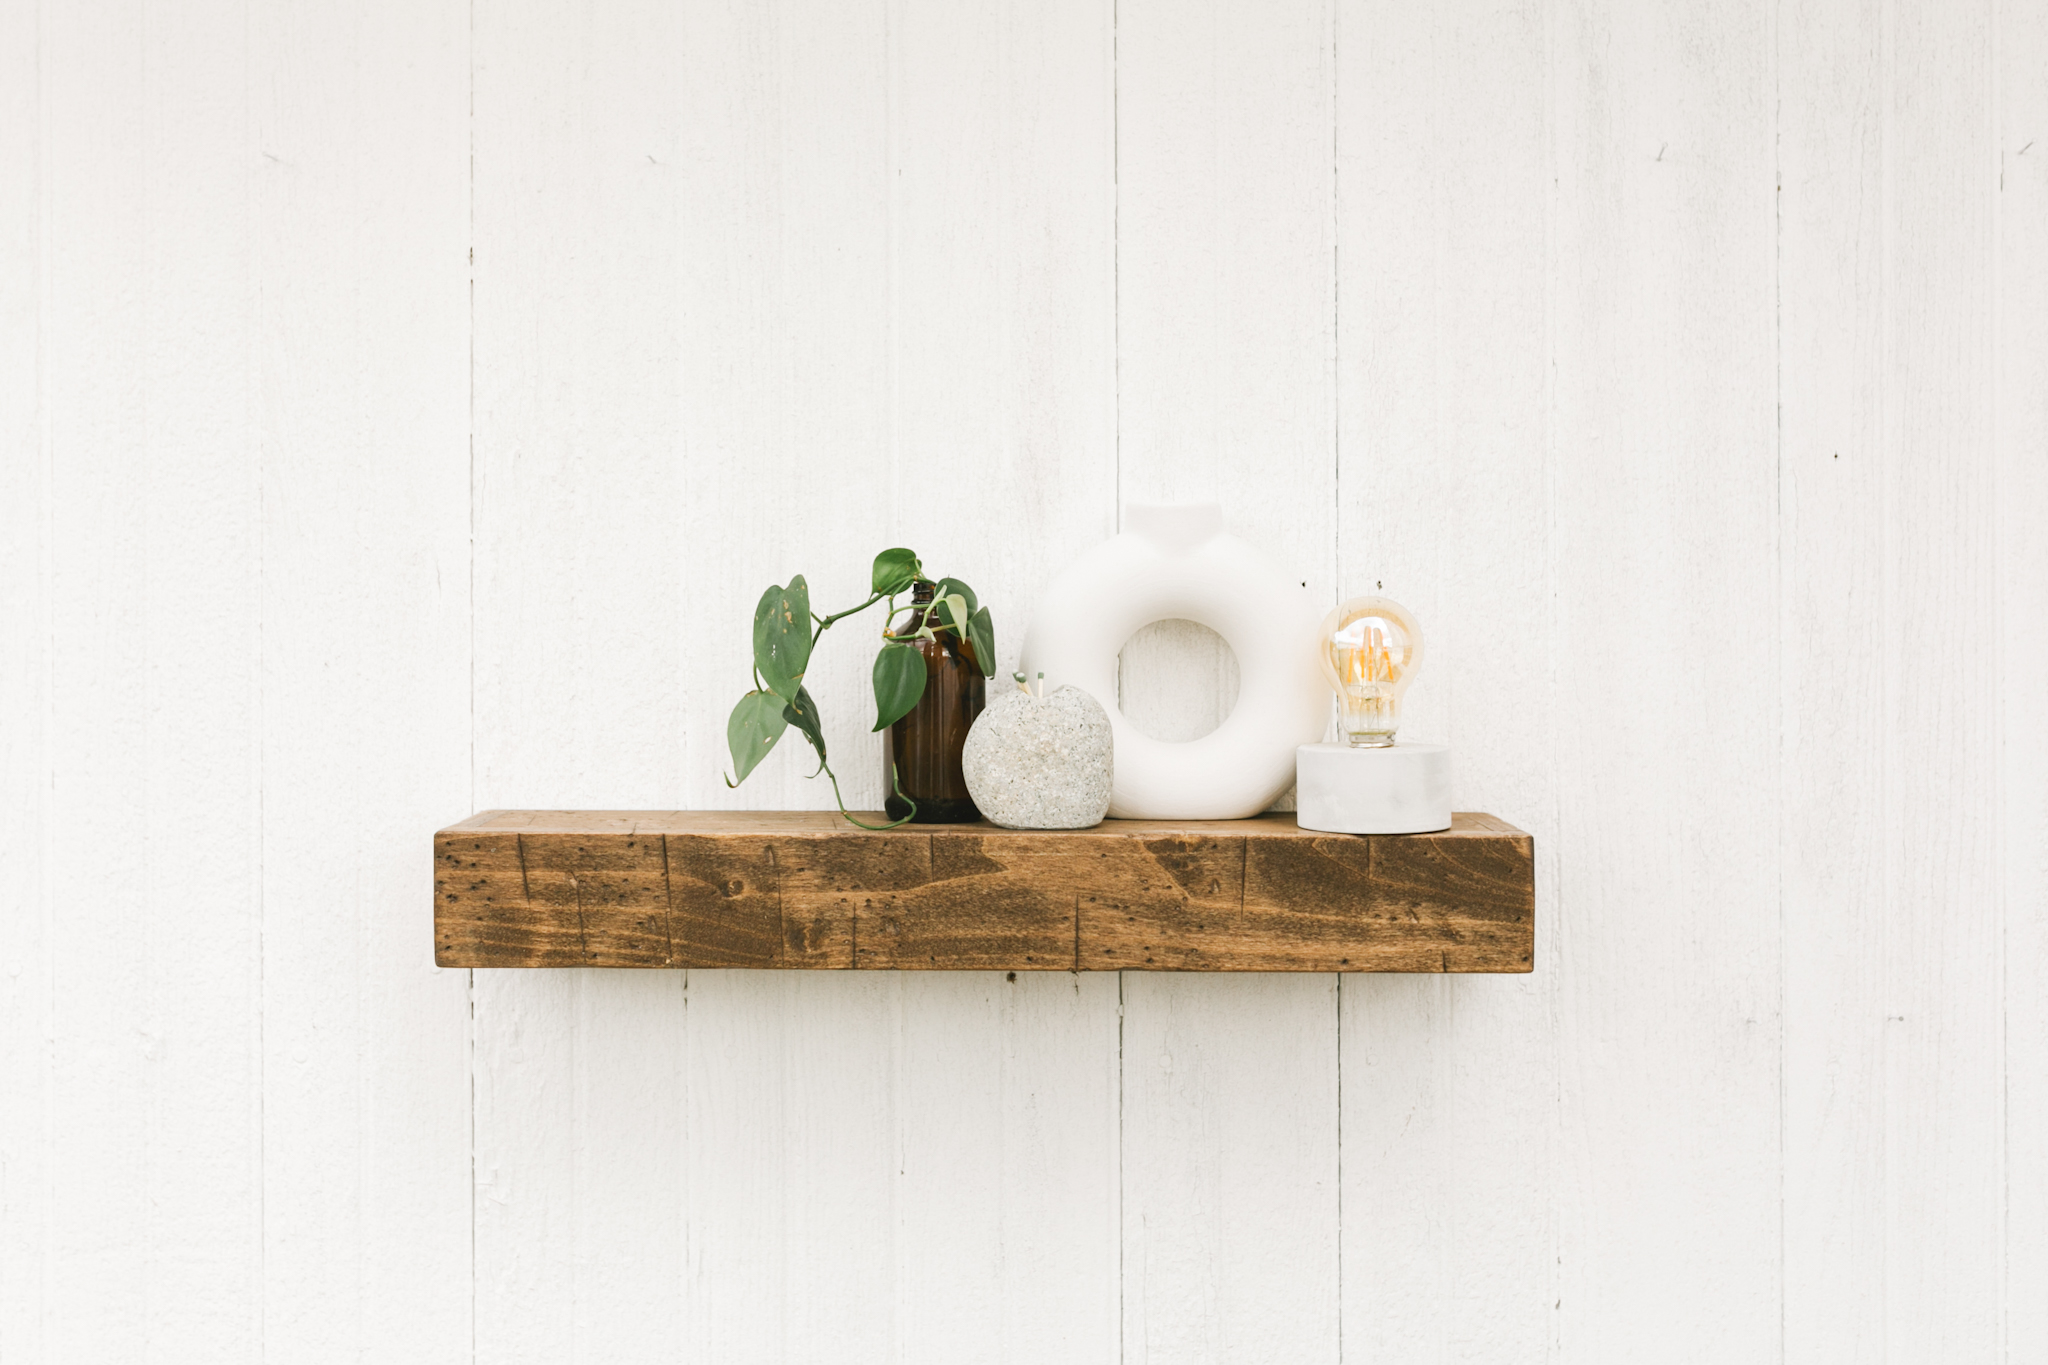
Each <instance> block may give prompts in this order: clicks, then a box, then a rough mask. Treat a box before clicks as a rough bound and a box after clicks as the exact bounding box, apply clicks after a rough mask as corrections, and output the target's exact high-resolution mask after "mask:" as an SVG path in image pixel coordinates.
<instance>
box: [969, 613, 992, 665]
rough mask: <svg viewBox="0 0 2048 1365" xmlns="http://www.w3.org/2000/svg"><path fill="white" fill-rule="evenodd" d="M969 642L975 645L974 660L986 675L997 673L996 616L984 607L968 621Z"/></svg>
mask: <svg viewBox="0 0 2048 1365" xmlns="http://www.w3.org/2000/svg"><path fill="white" fill-rule="evenodd" d="M967 643H969V644H970V645H973V646H974V661H975V662H976V663H978V664H980V665H981V672H982V675H983V676H984V677H989V678H993V677H994V676H995V675H996V623H995V618H994V617H992V616H990V615H989V614H988V608H987V607H983V608H982V609H981V610H980V611H977V612H976V613H974V616H973V619H971V620H970V621H968V623H967Z"/></svg>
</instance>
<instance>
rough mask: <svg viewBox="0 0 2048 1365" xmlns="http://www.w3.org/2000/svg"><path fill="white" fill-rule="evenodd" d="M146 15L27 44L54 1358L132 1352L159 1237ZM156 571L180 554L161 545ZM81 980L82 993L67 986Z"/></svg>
mask: <svg viewBox="0 0 2048 1365" xmlns="http://www.w3.org/2000/svg"><path fill="white" fill-rule="evenodd" d="M140 18H141V16H140V12H139V7H127V6H123V7H119V8H117V7H115V6H111V5H109V6H104V7H98V8H81V9H78V10H66V11H63V12H61V13H52V12H47V11H46V12H45V13H44V15H43V23H44V25H45V27H44V29H43V31H42V33H41V35H40V37H41V55H42V62H43V68H42V76H43V79H44V81H46V82H47V83H48V84H47V94H46V96H45V102H44V106H43V112H44V117H45V118H46V119H47V120H48V122H47V124H46V125H45V129H44V137H45V139H46V144H45V145H46V146H47V148H48V155H47V159H46V161H45V166H46V167H47V169H48V177H49V178H48V180H47V181H46V182H45V184H44V185H43V188H42V195H43V201H42V205H41V210H42V214H43V218H44V223H45V225H46V226H45V233H46V236H45V242H46V244H47V248H48V251H49V255H48V257H47V260H46V263H45V269H46V271H47V272H48V273H47V276H46V282H45V284H44V290H45V298H46V300H47V305H46V306H47V308H48V312H47V314H46V315H45V322H44V333H43V363H44V365H45V366H46V367H47V369H46V370H45V374H46V376H47V379H46V384H45V402H46V404H47V407H46V412H45V418H44V420H45V423H46V426H45V433H46V435H45V440H46V442H47V445H46V454H45V458H47V460H48V469H49V475H48V477H49V484H48V489H47V494H46V495H47V497H48V498H49V513H48V516H49V520H48V524H47V527H48V530H47V533H48V537H49V539H48V541H47V545H48V556H49V558H48V570H47V572H48V577H47V579H46V582H47V588H46V591H47V592H48V593H49V611H50V632H51V634H50V643H49V657H48V668H49V686H50V698H51V707H50V712H49V718H48V722H47V724H48V729H47V731H46V734H45V739H44V743H45V745H46V753H47V754H48V762H49V770H48V773H49V775H48V777H47V779H46V780H47V781H48V782H49V797H48V804H47V806H46V807H45V809H46V811H47V819H48V821H49V824H48V831H49V836H48V843H47V845H46V849H47V856H48V858H49V859H50V862H51V865H52V866H53V867H61V868H70V869H76V871H75V872H67V874H66V875H65V877H64V880H63V885H62V886H61V888H57V887H53V888H52V895H51V898H50V900H49V901H48V902H47V911H46V913H47V919H46V920H45V932H46V934H47V938H46V939H45V942H44V960H43V962H42V964H40V966H41V970H42V972H43V973H44V974H45V977H46V980H47V982H48V989H49V990H50V1007H49V1014H48V1016H47V1020H46V1021H45V1025H44V1026H45V1028H46V1029H47V1037H48V1039H49V1047H48V1054H47V1055H48V1066H49V1070H48V1072H47V1075H46V1079H45V1081H44V1084H43V1086H42V1096H41V1098H42V1106H41V1113H40V1115H39V1117H40V1120H41V1128H42V1141H43V1144H44V1158H43V1159H44V1163H45V1165H44V1180H45V1182H46V1184H45V1189H46V1192H47V1193H46V1198H47V1200H48V1203H47V1205H46V1216H47V1218H48V1222H47V1223H46V1225H45V1231H44V1238H43V1246H42V1254H43V1257H44V1265H43V1277H42V1280H43V1282H42V1298H41V1302H40V1304H39V1305H38V1307H39V1309H40V1314H41V1319H42V1326H43V1329H44V1334H45V1335H44V1339H43V1342H42V1346H43V1350H44V1352H45V1354H46V1355H47V1356H48V1357H51V1358H61V1359H138V1358H140V1357H141V1356H142V1354H143V1350H144V1344H145V1342H146V1341H147V1339H148V1334H149V1330H150V1326H151V1307H152V1305H151V1299H150V1291H151V1289H152V1287H153V1284H154V1281H155V1279H156V1271H157V1269H158V1266H157V1257H158V1256H159V1255H160V1254H161V1253H162V1252H163V1251H164V1250H165V1249H164V1248H162V1247H161V1246H160V1245H159V1244H158V1243H157V1241H156V1239H155V1238H154V1237H152V1236H150V1235H147V1234H144V1235H141V1236H137V1235H136V1228H135V1226H134V1222H133V1218H134V1216H135V1214H134V1211H136V1210H141V1209H146V1208H147V1207H148V1204H149V1199H150V1193H151V1192H150V1189H149V1166H150V1162H151V1157H152V1156H153V1155H154V1151H153V1144H152V1141H151V1138H152V1133H151V1126H152V1123H151V1121H152V1112H153V1109H154V1104H153V1101H154V1100H155V1098H156V1095H155V1084H154V1077H153V1072H154V1070H155V1067H154V1062H155V1060H156V1059H158V1058H161V1056H162V1055H163V1054H162V1050H161V1048H162V1044H161V1040H160V1039H159V1040H157V1046H156V1047H155V1048H150V1047H148V1046H146V1045H145V1038H146V1035H145V1030H144V1012H143V1009H142V1007H141V1006H140V1004H139V1002H142V1001H145V1000H148V999H150V998H151V996H152V995H153V994H154V990H155V986H156V984H157V983H156V982H155V980H154V979H153V975H152V973H151V970H150V962H149V955H148V938H147V934H148V923H147V911H146V907H147V906H148V905H149V903H150V872H151V866H150V862H151V859H150V852H151V848H150V843H149V839H148V837H147V834H146V831H147V830H148V829H149V827H150V817H151V815H152V809H151V807H152V801H151V791H150V783H149V781H148V780H147V777H146V776H144V777H143V778H142V780H137V777H138V769H141V770H143V771H144V772H145V773H146V771H147V769H148V767H149V764H150V759H151V757H152V756H153V754H154V752H155V750H154V748H153V745H152V740H153V738H154V736H153V735H152V733H151V728H150V724H149V721H150V706H149V697H150V674H151V664H152V660H151V657H150V654H151V650H150V646H151V643H152V631H151V629H150V627H151V622H150V620H149V610H148V598H147V584H148V582H149V577H150V568H151V565H150V550H151V542H150V530H151V525H150V517H149V500H148V496H147V489H148V480H149V477H150V474H151V472H152V471H151V463H150V459H149V456H150V454H151V453H152V451H151V443H150V433H149V427H148V402H147V396H148V378H149V372H150V368H151V347H150V337H149V331H148V322H149V317H148V311H147V308H146V303H145V298H144V281H145V279H146V275H145V269H146V263H147V258H148V250H149V229H150V223H149V221H148V214H147V209H148V200H147V196H146V194H145V191H144V187H145V184H146V178H147V161H146V145H145V142H144V137H145V132H146V128H147V118H148V114H149V109H148V103H147V91H146V88H145V86H144V85H143V74H144V71H145V68H146V65H147V62H146V56H145V54H146V51H147V49H146V47H145V45H144V44H143V43H142V42H141V41H140V40H139V38H138V33H139V29H140ZM160 567H161V568H162V569H163V570H164V572H166V573H169V572H172V571H173V570H174V568H176V567H178V566H177V565H176V564H175V562H174V561H173V560H171V558H170V557H169V556H166V562H165V563H164V564H163V565H162V566H160ZM188 567H192V566H188ZM109 822H111V823H114V824H116V825H118V826H120V827H122V828H126V829H131V830H136V831H145V833H144V834H143V836H142V837H140V838H134V839H128V840H123V841H121V842H120V843H119V844H118V845H115V846H113V847H108V846H107V841H105V840H104V839H103V838H102V837H101V836H100V834H99V831H100V830H101V829H103V828H105V827H106V825H107V824H108V823H109ZM166 910H167V912H168V913H177V912H178V911H180V910H184V911H185V912H187V913H189V911H190V907H189V906H183V907H181V906H177V905H176V904H175V903H169V904H167V906H166ZM88 929H90V931H91V932H89V933H88V932H86V931H87V930H88ZM83 982H90V983H92V989H90V990H80V989H77V984H78V983H83ZM215 1041H218V1040H215ZM152 1051H154V1052H155V1053H156V1057H155V1058H153V1057H152V1056H151V1052H152ZM60 1134H61V1135H62V1136H61V1137H60V1136H59V1135H60ZM152 1231H154V1229H152Z"/></svg>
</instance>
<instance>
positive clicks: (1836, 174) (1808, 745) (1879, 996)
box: [1778, 0, 1895, 1361]
mask: <svg viewBox="0 0 2048 1365" xmlns="http://www.w3.org/2000/svg"><path fill="white" fill-rule="evenodd" d="M1882 8H1883V7H1882V5H1881V4H1880V3H1879V0H1794V2H1793V3H1788V4H1787V5H1785V6H1784V8H1783V9H1782V10H1781V11H1780V13H1779V17H1778V62H1779V71H1778V89H1779V93H1780V102H1779V130H1778V156H1779V180H1780V191H1779V231H1778V280H1779V303H1778V323H1779V338H1778V347H1779V352H1778V353H1779V374H1780V393H1781V397H1780V406H1779V412H1780V423H1781V444H1780V480H1779V489H1778V506H1779V526H1780V536H1781V542H1780V543H1781V550H1782V553H1781V560H1780V567H1781V571H1782V572H1781V594H1782V595H1781V598H1780V604H1779V605H1780V618H1779V619H1780V631H1779V640H1780V650H1781V669H1780V673H1779V682H1780V686H1781V688H1782V694H1783V714H1784V727H1785V729H1784V748H1783V759H1784V776H1783V791H1784V806H1783V815H1784V821H1785V824H1784V840H1783V844H1782V850H1783V858H1784V863H1783V874H1782V875H1783V888H1784V891H1783V896H1784V900H1783V905H1784V924H1785V944H1784V983H1785V984H1784V1000H1785V1045H1784V1046H1785V1055H1784V1103H1785V1170H1784V1188H1785V1211H1784V1219H1785V1287H1784V1304H1785V1309H1784V1313H1785V1326H1784V1346H1785V1355H1786V1358H1787V1359H1792V1360H1813V1361H1824V1360H1838V1361H1860V1360H1870V1359H1874V1358H1876V1357H1877V1356H1878V1355H1880V1354H1881V1352H1882V1349H1883V1343H1884V1332H1885V1318H1884V1313H1883V1304H1884V1287H1885V1286H1884V1273H1885V1256H1886V1243H1885V1235H1884V1234H1885V1216H1884V1209H1885V1200H1884V1161H1885V1156H1884V1049H1885V1046H1886V1044H1885V1036H1886V1028H1887V1025H1886V1023H1885V1021H1884V1017H1883V1016H1884V975H1883V973H1884V939H1883V935H1882V934H1881V933H1879V932H1875V931H1874V926H1875V925H1877V924H1878V923H1879V922H1880V921H1881V918H1882V914H1883V906H1884V899H1885V885H1886V869H1885V859H1884V854H1883V848H1884V840H1885V824H1884V792H1885V757H1884V756H1885V742H1884V734H1885V723H1886V717H1885V696H1886V691H1887V686H1888V679H1887V672H1888V670H1889V668H1890V667H1891V664H1890V661H1891V660H1892V659H1893V657H1894V651H1895V645H1894V644H1893V640H1894V635H1893V630H1892V627H1891V625H1890V623H1889V621H1888V620H1887V618H1886V610H1885V598H1884V594H1883V591H1882V584H1883V581H1884V564H1885V556H1886V535H1885V525H1884V501H1885V500H1884V461H1883V444H1882V431H1881V427H1882V421H1883V394H1884V392H1885V387H1886V372H1885V369H1884V359H1885V356H1886V347H1885V342H1884V293H1883V289H1882V279H1883V246H1884V202H1885V201H1884V192H1885V171H1884V166H1885V140H1884V115H1883V102H1882V100H1881V98H1880V93H1879V92H1880V86H1881V81H1882V79H1883V67H1882V62H1883V55H1884V54H1883V40H1884V25H1883V14H1882Z"/></svg>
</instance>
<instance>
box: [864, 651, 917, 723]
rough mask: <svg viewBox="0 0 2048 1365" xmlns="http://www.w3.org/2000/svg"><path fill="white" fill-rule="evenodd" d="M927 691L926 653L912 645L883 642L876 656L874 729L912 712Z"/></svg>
mask: <svg viewBox="0 0 2048 1365" xmlns="http://www.w3.org/2000/svg"><path fill="white" fill-rule="evenodd" d="M923 695H924V655H923V654H922V653H920V652H919V651H917V650H915V649H912V648H911V647H910V646H909V645H894V644H891V645H883V646H882V652H881V653H880V654H877V655H876V656H875V729H877V730H886V729H888V728H889V727H890V726H891V725H894V724H895V723H896V722H897V721H899V720H901V719H903V717H905V716H907V715H909V714H910V708H911V707H913V706H915V705H917V702H918V698H920V697H922V696H923Z"/></svg>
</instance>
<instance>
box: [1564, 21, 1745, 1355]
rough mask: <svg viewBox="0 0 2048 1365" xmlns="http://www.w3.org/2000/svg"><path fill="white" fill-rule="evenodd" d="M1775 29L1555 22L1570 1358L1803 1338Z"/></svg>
mask: <svg viewBox="0 0 2048 1365" xmlns="http://www.w3.org/2000/svg"><path fill="white" fill-rule="evenodd" d="M1770 32H1771V28H1770V22H1769V13H1768V10H1767V8H1766V7H1765V6H1763V5H1761V4H1745V5H1737V6H1728V7H1722V8H1720V9H1717V10H1715V11H1713V12H1712V13H1711V14H1707V13H1704V12H1702V13H1699V14H1692V15H1687V16H1680V15H1679V14H1677V13H1675V12H1673V11H1669V10H1664V9H1657V8H1646V7H1641V6H1630V5H1610V4H1606V3H1597V2H1596V3H1568V4H1564V5H1561V6H1560V7H1559V9H1558V11H1557V14H1556V17H1555V20H1554V23H1553V28H1552V34H1551V42H1552V65H1553V81H1554V86H1553V89H1554V100H1555V105H1554V110H1555V116H1556V120H1557V124H1556V135H1555V136H1556V141H1555V147H1556V154H1555V155H1556V160H1555V166H1554V174H1555V175H1556V177H1557V189H1556V191H1555V203H1554V213H1555V220H1554V221H1555V231H1556V234H1557V236H1556V253H1557V254H1556V262H1557V264H1556V270H1557V274H1556V279H1555V284H1554V290H1555V293H1554V295H1553V329H1552V337H1553V343H1554V347H1555V351H1554V363H1555V366H1556V372H1555V373H1556V377H1555V381H1554V382H1555V388H1554V409H1553V423H1554V425H1553V427H1552V433H1551V440H1552V448H1553V450H1555V451H1556V452H1558V455H1559V462H1558V467H1557V482H1556V486H1555V494H1554V496H1555V503H1554V505H1555V509H1556V511H1555V516H1556V530H1555V532H1554V540H1553V546H1554V554H1555V565H1556V568H1555V574H1556V578H1555V582H1556V591H1557V604H1558V605H1557V616H1556V623H1555V630H1556V632H1557V634H1556V637H1555V639H1556V643H1555V649H1554V660H1555V663H1554V668H1555V673H1554V677H1555V687H1556V689H1557V697H1558V714H1557V729H1556V737H1555V744H1556V751H1557V754H1558V768H1557V783H1558V793H1559V797H1558V800H1559V811H1560V820H1559V828H1558V845H1559V852H1558V857H1559V860H1560V863H1559V865H1560V869H1561V874H1560V884H1559V889H1558V902H1557V903H1558V906H1559V912H1558V922H1557V925H1556V927H1555V929H1554V931H1553V932H1555V933H1556V934H1557V936H1558V939H1559V954H1558V957H1557V959H1556V962H1557V971H1558V981H1557V986H1556V990H1557V992H1558V995H1557V999H1558V1010H1557V1018H1558V1031H1559V1032H1558V1046H1559V1056H1560V1062H1559V1079H1560V1100H1561V1104H1562V1108H1563V1113H1562V1125H1563V1126H1562V1130H1561V1132H1560V1133H1559V1135H1558V1141H1559V1143H1560V1146H1559V1153H1560V1161H1559V1184H1558V1188H1559V1198H1560V1201H1561V1206H1562V1207H1561V1212H1560V1218H1559V1229H1558V1236H1559V1256H1560V1258H1561V1261H1560V1281H1561V1282H1560V1287H1559V1293H1558V1299H1559V1302H1560V1307H1559V1349H1560V1354H1561V1355H1562V1356H1563V1357H1564V1358H1566V1359H1573V1360H1610V1359H1613V1360H1619V1359H1647V1358H1650V1357H1652V1356H1656V1355H1660V1354H1665V1353H1668V1352H1669V1351H1670V1350H1671V1349H1672V1343H1674V1342H1687V1343H1693V1344H1694V1345H1695V1347H1696V1348H1697V1349H1701V1350H1709V1349H1710V1350H1711V1352H1712V1353H1713V1354H1715V1355H1717V1356H1721V1357H1725V1358H1728V1359H1742V1360H1757V1361H1761V1360H1770V1359H1775V1358H1776V1357H1777V1355H1778V1352H1779V1289H1780V1283H1781V1277H1780V1273H1779V1272H1780V1250H1779V1248H1780V1222H1779V1210H1780V1199H1779V1176H1780V1164H1779V1151H1780V1124H1779V1112H1778V1085H1779V1076H1778V1067H1779V1036H1780V1030H1779V1020H1778V998H1779V975H1778V973H1779V928H1778V926H1779V908H1778V896H1779V885H1778V846H1779V837H1780V836H1779V833H1778V820H1779V815H1780V811H1779V803H1778V781H1777V775H1778V761H1779V759H1778V740H1777V730H1778V720H1779V712H1778V706H1777V696H1776V688H1775V686H1774V685H1773V680H1774V679H1775V678H1776V676H1777V661H1776V653H1777V649H1776V642H1775V623H1776V621H1777V619H1778V614H1777V606H1776V601H1777V599H1776V593H1777V574H1776V569H1775V565H1776V559H1777V527H1776V519H1775V503H1776V492H1775V490H1776V487H1777V456H1776V447H1777V418H1776V397H1775V390H1776V381H1777V376H1776V367H1775V363H1774V359H1775V343H1774V333H1775V321H1774V288H1773V269H1774V266H1773V258H1774V252H1775V246H1774V238H1775V226H1774V223H1775V213H1776V210H1775V203H1774V201H1775V198H1776V196H1775V186H1774V180H1773V176H1772V173H1771V166H1772V143H1773V126H1772V124H1773V109H1774V96H1773V76H1772V61H1773V53H1772V50H1771V44H1770ZM1567 452H1568V453H1569V457H1568V458H1567V457H1566V453H1567Z"/></svg>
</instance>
